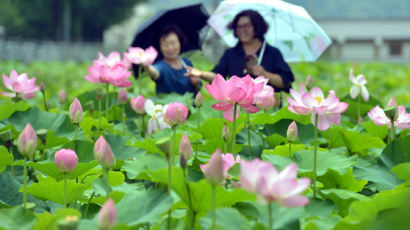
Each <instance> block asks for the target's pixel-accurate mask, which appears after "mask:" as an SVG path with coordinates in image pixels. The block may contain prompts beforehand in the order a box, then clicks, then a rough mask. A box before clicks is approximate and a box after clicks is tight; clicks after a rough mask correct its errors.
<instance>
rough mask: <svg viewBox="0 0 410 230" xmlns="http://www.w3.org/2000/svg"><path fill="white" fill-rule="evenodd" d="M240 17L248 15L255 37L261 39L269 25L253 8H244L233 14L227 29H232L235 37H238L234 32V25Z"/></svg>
mask: <svg viewBox="0 0 410 230" xmlns="http://www.w3.org/2000/svg"><path fill="white" fill-rule="evenodd" d="M240 17H249V19H250V20H251V23H252V26H253V30H254V32H255V37H256V38H258V39H259V40H261V41H263V40H264V35H265V33H266V31H268V27H269V25H268V23H266V21H265V19H263V17H262V16H261V15H260V14H259V13H258V12H257V11H255V10H244V11H241V12H240V13H239V14H237V15H236V16H235V18H234V19H233V20H232V22H230V23H229V24H228V26H227V28H228V29H230V30H233V35H234V36H235V37H236V38H237V37H238V35H237V34H236V26H237V25H238V21H239V18H240Z"/></svg>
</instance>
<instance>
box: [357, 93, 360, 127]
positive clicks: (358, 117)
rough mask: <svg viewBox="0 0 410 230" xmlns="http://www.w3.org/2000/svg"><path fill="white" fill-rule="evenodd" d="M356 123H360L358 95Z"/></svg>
mask: <svg viewBox="0 0 410 230" xmlns="http://www.w3.org/2000/svg"><path fill="white" fill-rule="evenodd" d="M357 100H358V102H357V124H359V123H360V95H359V96H358V98H357Z"/></svg>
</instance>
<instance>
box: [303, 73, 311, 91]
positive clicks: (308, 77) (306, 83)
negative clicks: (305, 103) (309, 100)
mask: <svg viewBox="0 0 410 230" xmlns="http://www.w3.org/2000/svg"><path fill="white" fill-rule="evenodd" d="M305 85H306V89H307V90H308V91H310V90H311V89H312V88H313V78H312V75H310V74H309V75H308V76H307V78H306V82H305Z"/></svg>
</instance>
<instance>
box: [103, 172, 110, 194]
mask: <svg viewBox="0 0 410 230" xmlns="http://www.w3.org/2000/svg"><path fill="white" fill-rule="evenodd" d="M109 172H110V170H109V169H108V168H103V175H104V177H105V194H106V195H107V198H108V196H109V195H110V184H109Z"/></svg>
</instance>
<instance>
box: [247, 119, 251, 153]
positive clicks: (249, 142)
mask: <svg viewBox="0 0 410 230" xmlns="http://www.w3.org/2000/svg"><path fill="white" fill-rule="evenodd" d="M249 117H250V115H249V113H248V121H247V122H246V124H247V126H248V149H249V156H252V149H251V131H250V122H249Z"/></svg>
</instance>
